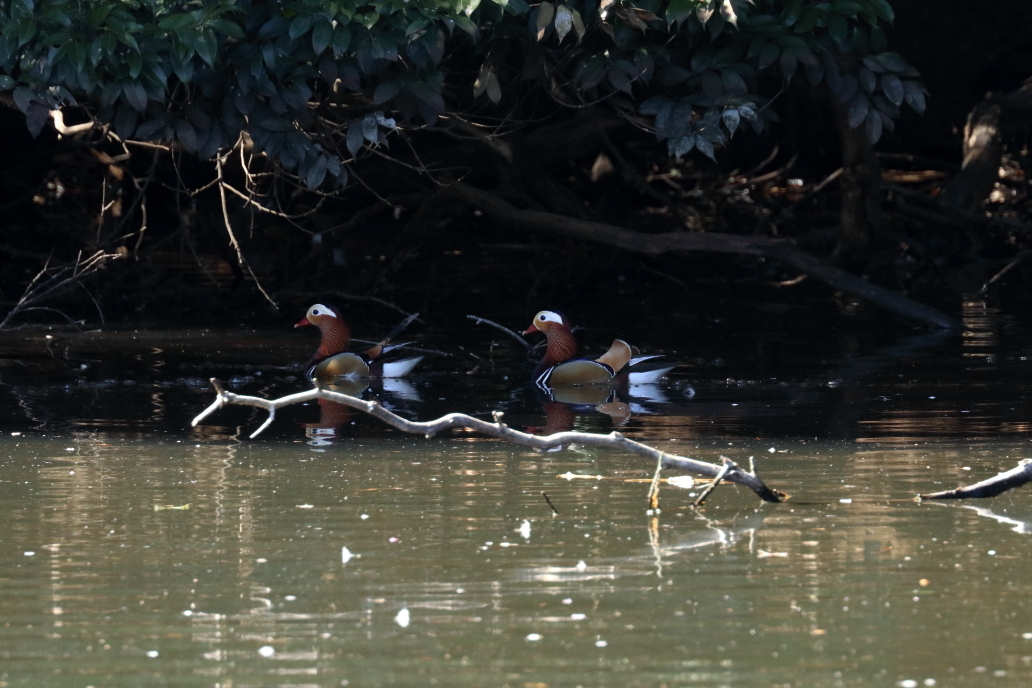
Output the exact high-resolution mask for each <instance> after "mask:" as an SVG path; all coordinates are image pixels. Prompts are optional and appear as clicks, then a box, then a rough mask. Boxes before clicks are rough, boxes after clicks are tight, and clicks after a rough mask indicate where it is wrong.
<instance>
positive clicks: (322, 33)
mask: <svg viewBox="0 0 1032 688" xmlns="http://www.w3.org/2000/svg"><path fill="white" fill-rule="evenodd" d="M331 40H333V25H332V24H330V22H328V21H323V22H319V23H318V24H316V25H315V29H313V30H312V50H314V51H315V54H316V55H317V56H318V55H321V54H322V52H323V51H324V50H326V46H328V45H329V44H330V41H331Z"/></svg>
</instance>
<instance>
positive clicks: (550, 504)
mask: <svg viewBox="0 0 1032 688" xmlns="http://www.w3.org/2000/svg"><path fill="white" fill-rule="evenodd" d="M541 496H542V497H544V498H545V501H546V502H548V506H550V507H552V511H554V512H555V515H556V516H558V515H559V510H558V509H556V508H555V504H552V500H551V499H549V498H548V493H547V492H544V491H542V492H541Z"/></svg>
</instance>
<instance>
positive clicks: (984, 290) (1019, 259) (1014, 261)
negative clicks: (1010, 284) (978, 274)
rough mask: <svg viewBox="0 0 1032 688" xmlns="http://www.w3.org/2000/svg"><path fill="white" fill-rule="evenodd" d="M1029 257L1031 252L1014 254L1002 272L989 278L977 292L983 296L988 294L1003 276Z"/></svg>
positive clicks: (1031, 254)
mask: <svg viewBox="0 0 1032 688" xmlns="http://www.w3.org/2000/svg"><path fill="white" fill-rule="evenodd" d="M1030 256H1032V250H1026V251H1019V252H1018V253H1016V254H1015V255H1014V257H1013V258H1011V260H1010V262H1009V263H1007V264H1006V265H1004V266H1003V269H1002V270H1000V271H999V272H997V273H996V274H995V275H993V276H992V277H991V278H989V281H988V282H986V283H985V284H983V285H982V288H981V289H979V290H978V293H980V294H982V295H983V296H984V295H985V294H988V293H989V287H991V286H993V285H994V284H996V283H997V282H999V281H1000V279H1001V278H1002V277H1003V276H1004V275H1006V274H1007V273H1008V272H1010V271H1011V270H1013V269H1014V268H1015V267H1017V265H1018V264H1019V263H1021V262H1022V261H1024V260H1026V259H1027V258H1029V257H1030Z"/></svg>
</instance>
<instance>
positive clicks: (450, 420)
mask: <svg viewBox="0 0 1032 688" xmlns="http://www.w3.org/2000/svg"><path fill="white" fill-rule="evenodd" d="M211 384H212V387H214V388H215V391H216V392H217V393H218V397H217V398H216V399H215V401H214V402H212V404H211V406H209V407H208V408H206V409H205V410H204V411H202V412H201V413H200V414H199V415H198V416H197V417H196V418H194V419H193V422H192V423H191V425H197V424H198V423H200V422H201V421H203V420H204V419H205V418H207V417H208V416H210V415H211V414H213V413H215V412H216V411H218V410H219V409H221V408H222V407H223V406H227V405H241V406H254V407H257V408H262V409H265V410H266V411H268V412H269V417H268V418H267V419H266V421H265V422H264V423H262V425H261V427H259V428H258V429H257V430H255V431H254V432H253V433H252V434H251V437H257V436H258V435H259V434H260V433H261V432H262V431H263V430H265V429H266V428H267V427H269V426H270V425H271V424H272V422H273V420H275V419H276V410H277V409H281V408H283V407H285V406H290V405H291V404H300V403H302V402H305V401H312V400H314V399H325V400H326V401H333V402H336V403H338V404H342V405H344V406H347V407H350V408H353V409H357V410H359V411H364V412H365V413H368V414H369V415H371V416H373V417H374V418H378V419H379V420H382V421H383V422H384V423H387V424H388V425H390V426H391V427H393V428H396V429H398V430H401V431H402V432H410V433H415V434H420V435H426V437H427V438H430V437H433V436H434V435H436V434H437V433H439V432H441V431H443V430H448V429H449V428H469V429H470V430H474V431H476V432H480V433H483V434H485V435H489V436H491V437H497V438H499V439H503V440H505V441H507V442H511V443H512V444H516V445H519V446H521V447H532V448H534V449H538V450H542V451H543V450H547V449H551V448H553V447H560V446H563V445H568V444H573V443H576V444H580V445H584V446H589V447H611V448H614V449H623V450H625V451H628V452H630V453H631V454H635V455H637V456H641V457H643V458H646V459H650V460H652V461H658V462H661V465H662V467H663V468H672V469H676V470H680V471H690V472H692V473H698V474H700V475H705V476H708V477H710V478H716V477H717V476H722V479H723V480H726V481H728V482H732V483H737V484H739V485H743V486H744V487H748V488H749V489H750V490H752V491H753V492H755V493H756V494H757V495H759V497H760V499H762V500H764V501H767V502H780V501H783V500H784V499H785V497H786V495H785V494H784V493H782V492H779V491H778V490H774V489H771V488H769V487H767V485H765V484H764V482H763V481H762V480H760V479H759V478H758V477H757V476H756V474H755V473H747V472H746V471H744V470H743V469H742V468H740V467H738V466H736V465H733V464H724V465H722V466H721V465H717V464H713V463H707V462H705V461H699V460H698V459H689V458H687V457H683V456H676V455H674V454H668V453H666V452H663V451H660V450H659V449H655V448H653V447H650V446H648V445H647V444H642V443H641V442H635V441H634V440H630V439H627V438H626V437H624V436H623V435H622V434H620V433H618V432H611V433H609V434H608V435H597V434H594V433H590V432H557V433H555V434H552V435H547V436H544V437H542V436H539V435H531V434H528V433H525V432H520V431H519V430H513V429H512V428H510V427H509V426H507V425H505V424H504V423H502V422H501V414H497V413H496V414H495V422H494V423H489V422H487V421H485V420H481V419H479V418H474V417H472V416H467V415H466V414H463V413H449V414H448V415H445V416H441V417H440V418H438V419H436V420H431V421H426V422H418V421H410V420H407V419H405V418H402V417H401V416H399V415H396V414H394V413H391V412H390V411H388V410H387V409H386V408H384V407H383V406H381V405H380V404H378V403H377V402H375V401H365V400H363V399H359V398H357V397H353V396H350V395H347V394H341V393H339V392H331V391H329V390H327V389H322V388H319V387H316V388H315V389H310V390H308V391H307V392H299V393H297V394H290V395H288V396H285V397H280V398H279V399H262V398H260V397H252V396H245V395H242V394H234V393H233V392H229V391H227V390H226V389H225V388H224V387H223V386H222V383H221V382H219V381H218V380H216V379H215V378H212V379H211Z"/></svg>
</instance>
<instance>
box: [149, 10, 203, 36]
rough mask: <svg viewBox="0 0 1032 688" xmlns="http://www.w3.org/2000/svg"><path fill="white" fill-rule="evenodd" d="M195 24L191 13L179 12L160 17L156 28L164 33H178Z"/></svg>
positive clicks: (195, 20) (194, 18) (195, 18)
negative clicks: (164, 31)
mask: <svg viewBox="0 0 1032 688" xmlns="http://www.w3.org/2000/svg"><path fill="white" fill-rule="evenodd" d="M196 23H197V17H195V16H194V14H193V12H181V13H178V14H168V15H165V16H164V17H162V18H161V19H160V20H159V21H158V26H159V27H160V28H162V29H164V30H166V31H170V32H172V31H179V30H180V29H185V28H186V27H188V26H190V25H191V24H196Z"/></svg>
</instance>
